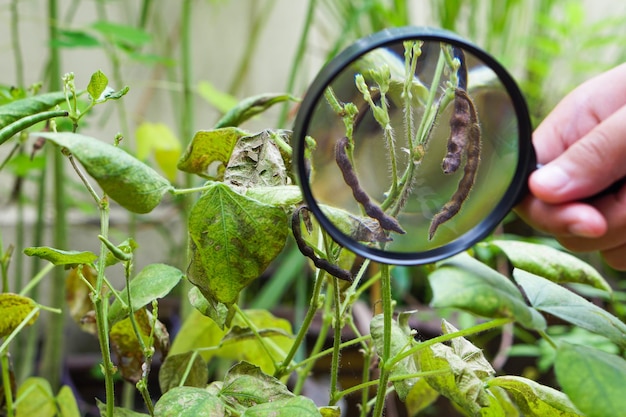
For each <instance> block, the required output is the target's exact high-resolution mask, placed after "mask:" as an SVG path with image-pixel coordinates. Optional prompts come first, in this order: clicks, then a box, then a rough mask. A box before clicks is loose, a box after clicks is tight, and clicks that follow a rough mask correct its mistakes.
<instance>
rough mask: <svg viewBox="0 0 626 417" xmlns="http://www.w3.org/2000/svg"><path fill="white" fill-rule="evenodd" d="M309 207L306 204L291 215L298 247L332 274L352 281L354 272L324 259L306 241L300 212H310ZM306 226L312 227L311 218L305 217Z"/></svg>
mask: <svg viewBox="0 0 626 417" xmlns="http://www.w3.org/2000/svg"><path fill="white" fill-rule="evenodd" d="M308 210H309V209H308V208H307V207H306V206H300V207H298V208H297V209H296V210H295V211H294V212H293V215H292V216H291V231H292V232H293V237H294V238H295V239H296V244H297V245H298V249H299V250H300V252H302V254H303V255H304V256H306V257H307V258H309V259H311V260H312V261H313V264H314V265H315V266H316V267H317V268H319V269H323V270H324V271H326V272H328V273H329V274H330V275H332V276H334V277H336V278H339V279H342V280H344V281H349V282H352V274H351V273H350V271H347V270H345V269H343V268H341V267H339V266H338V265H335V264H333V263H331V262H329V261H328V260H327V259H322V258H320V257H318V256H317V255H316V254H315V251H314V250H313V248H312V247H310V246H309V245H307V243H306V241H305V240H304V238H303V237H302V227H301V225H300V214H301V213H303V214H305V213H308ZM304 221H305V226H306V227H307V229H309V228H310V224H309V223H310V220H308V221H307V218H305V219H304Z"/></svg>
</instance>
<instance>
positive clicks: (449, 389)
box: [417, 343, 501, 415]
mask: <svg viewBox="0 0 626 417" xmlns="http://www.w3.org/2000/svg"><path fill="white" fill-rule="evenodd" d="M417 356H418V358H419V365H420V369H421V370H422V371H423V372H427V371H444V372H443V373H441V374H436V375H427V376H424V379H426V381H427V382H428V384H429V385H430V386H431V387H433V388H434V389H435V390H436V391H438V392H439V393H440V394H441V395H443V396H445V397H447V398H449V399H450V400H451V401H453V402H455V403H456V404H457V405H458V406H459V407H461V408H462V409H464V410H467V411H469V412H470V413H471V414H472V415H498V414H497V412H496V413H493V412H491V411H494V410H497V409H498V408H499V407H500V408H501V406H500V405H499V403H498V402H497V401H496V400H495V399H494V398H493V397H491V396H489V394H488V393H487V391H486V390H485V388H484V382H483V381H482V380H481V379H480V378H478V376H477V375H476V374H475V373H474V371H472V369H471V367H470V366H469V365H468V364H467V363H466V362H465V361H463V360H462V359H461V358H460V357H459V356H458V355H457V354H456V353H454V351H453V350H452V348H450V347H449V346H446V345H444V344H441V343H437V344H435V345H432V346H429V347H427V348H425V349H422V350H420V351H419V352H418V354H417ZM488 410H491V411H488ZM489 412H491V414H488V413H489Z"/></svg>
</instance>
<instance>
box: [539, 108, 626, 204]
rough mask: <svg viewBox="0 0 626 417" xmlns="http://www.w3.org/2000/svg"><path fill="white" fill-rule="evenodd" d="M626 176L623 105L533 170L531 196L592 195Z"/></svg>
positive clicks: (557, 200) (552, 199) (547, 199)
mask: <svg viewBox="0 0 626 417" xmlns="http://www.w3.org/2000/svg"><path fill="white" fill-rule="evenodd" d="M625 176H626V106H624V107H622V108H620V109H619V110H617V111H616V112H615V113H613V114H612V115H611V116H609V117H608V118H606V119H605V120H604V121H602V122H601V123H600V124H598V125H597V126H596V127H594V128H593V129H592V130H591V131H590V132H589V133H587V134H586V135H585V136H583V137H582V138H581V139H579V140H578V141H576V142H574V143H573V144H572V145H571V146H570V147H569V148H567V149H566V150H565V151H564V152H563V153H562V154H561V155H559V156H558V157H556V158H555V159H554V160H552V161H551V162H549V163H548V164H546V165H544V166H543V167H541V168H540V169H538V170H537V171H535V172H534V173H533V174H532V175H531V177H530V180H529V187H530V190H531V192H532V193H533V195H535V197H537V198H539V199H540V200H543V201H545V202H547V203H563V202H567V201H574V200H579V199H583V198H587V197H591V196H593V195H595V194H597V193H599V192H601V191H602V190H604V189H606V188H608V187H609V186H610V185H611V184H612V183H614V182H616V181H617V180H619V179H621V178H623V177H625Z"/></svg>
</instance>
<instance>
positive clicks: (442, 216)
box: [428, 89, 481, 239]
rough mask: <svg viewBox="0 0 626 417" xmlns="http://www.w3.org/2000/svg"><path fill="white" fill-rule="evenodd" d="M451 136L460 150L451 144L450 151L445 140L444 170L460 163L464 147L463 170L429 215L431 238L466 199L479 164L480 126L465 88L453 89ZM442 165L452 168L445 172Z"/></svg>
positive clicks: (459, 208)
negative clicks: (447, 196) (442, 202)
mask: <svg viewBox="0 0 626 417" xmlns="http://www.w3.org/2000/svg"><path fill="white" fill-rule="evenodd" d="M450 127H451V138H452V136H455V142H456V143H455V146H459V147H460V150H458V149H456V148H453V151H455V152H453V154H454V155H450V154H451V152H450V148H451V147H450V143H448V155H446V158H447V159H448V156H449V155H450V158H449V163H448V164H446V159H444V166H443V169H444V172H445V173H446V174H447V173H451V172H454V171H455V170H456V169H457V168H458V167H459V165H460V163H461V159H462V151H463V150H465V154H466V163H465V168H464V172H463V177H462V178H461V180H460V181H459V185H458V187H457V190H456V192H455V193H454V194H453V195H452V197H451V198H450V201H448V202H447V203H446V204H445V205H444V206H443V207H442V208H441V210H440V211H439V212H438V213H437V214H436V215H435V216H434V217H433V219H432V221H431V224H430V230H429V234H428V235H429V239H432V238H433V236H434V235H435V232H436V231H437V228H438V227H439V226H440V225H441V224H442V223H445V222H447V221H448V220H450V219H451V218H452V217H454V216H455V215H456V214H457V213H458V212H459V210H461V206H462V205H463V203H464V202H465V200H467V197H468V196H469V193H470V191H471V190H472V187H473V186H474V181H475V179H476V173H477V172H478V165H479V164H480V140H481V139H480V126H479V124H478V115H477V113H476V108H475V107H474V103H473V102H472V99H471V98H470V97H469V96H468V95H467V92H466V91H465V90H462V89H457V90H456V91H455V98H454V113H453V115H452V118H451V120H450ZM457 150H458V151H459V152H458V154H457V153H456V151H457ZM446 169H449V170H452V171H450V172H446Z"/></svg>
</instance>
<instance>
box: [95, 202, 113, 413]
mask: <svg viewBox="0 0 626 417" xmlns="http://www.w3.org/2000/svg"><path fill="white" fill-rule="evenodd" d="M99 208H100V235H102V236H103V237H105V238H107V237H108V235H109V201H108V197H107V196H106V195H104V196H103V197H102V199H101V200H100V205H99ZM107 253H108V249H107V247H106V245H105V244H104V242H101V243H100V257H99V258H98V268H97V269H98V276H97V278H96V292H95V293H94V294H92V298H93V304H94V309H95V311H96V327H97V331H98V341H99V342H100V353H101V354H102V368H103V373H104V385H105V395H106V410H105V416H104V417H113V410H114V407H115V386H114V383H113V376H114V373H115V366H114V365H113V361H112V360H111V350H110V348H109V321H108V317H107V316H108V314H107V311H108V307H109V304H108V300H107V298H105V297H103V296H102V292H103V291H102V290H103V288H104V285H105V277H104V271H105V268H106V257H107Z"/></svg>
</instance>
